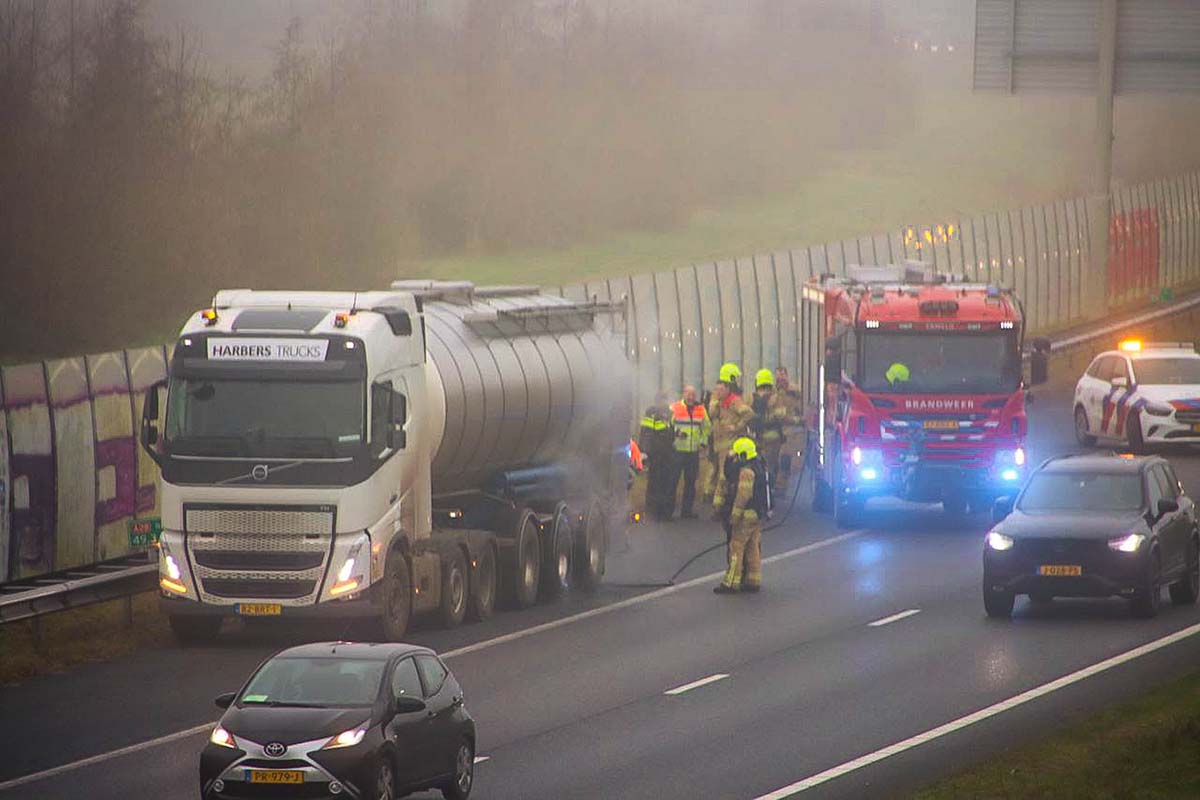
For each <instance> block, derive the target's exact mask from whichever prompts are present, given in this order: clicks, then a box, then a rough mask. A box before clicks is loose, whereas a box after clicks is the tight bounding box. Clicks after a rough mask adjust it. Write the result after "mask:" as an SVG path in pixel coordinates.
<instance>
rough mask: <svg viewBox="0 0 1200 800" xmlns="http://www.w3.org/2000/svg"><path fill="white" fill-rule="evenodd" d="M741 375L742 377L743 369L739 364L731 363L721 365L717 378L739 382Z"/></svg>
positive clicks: (724, 381) (723, 381)
mask: <svg viewBox="0 0 1200 800" xmlns="http://www.w3.org/2000/svg"><path fill="white" fill-rule="evenodd" d="M740 377H742V370H741V369H740V368H739V367H738V365H737V364H733V363H729V364H722V365H721V373H720V375H719V376H718V378H717V380H719V381H721V382H722V383H737V380H738V378H740Z"/></svg>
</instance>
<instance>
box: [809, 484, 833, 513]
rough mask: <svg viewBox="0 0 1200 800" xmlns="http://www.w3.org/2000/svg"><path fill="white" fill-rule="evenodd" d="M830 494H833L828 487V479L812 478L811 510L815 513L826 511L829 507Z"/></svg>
mask: <svg viewBox="0 0 1200 800" xmlns="http://www.w3.org/2000/svg"><path fill="white" fill-rule="evenodd" d="M831 494H833V490H831V489H830V488H829V482H828V481H823V480H821V479H820V478H813V499H812V510H813V511H814V512H815V513H817V514H825V513H827V512H828V511H829V508H830V503H829V496H830V495H831Z"/></svg>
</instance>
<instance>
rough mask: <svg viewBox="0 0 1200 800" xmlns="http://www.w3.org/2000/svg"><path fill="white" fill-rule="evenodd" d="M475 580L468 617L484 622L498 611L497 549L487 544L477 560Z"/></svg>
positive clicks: (468, 605) (472, 585)
mask: <svg viewBox="0 0 1200 800" xmlns="http://www.w3.org/2000/svg"><path fill="white" fill-rule="evenodd" d="M474 573H475V580H474V581H473V582H472V584H471V599H470V602H468V603H467V616H469V617H470V618H471V619H473V620H474V621H476V622H483V621H484V620H485V619H487V618H488V617H490V616H492V612H493V611H495V610H496V549H495V548H494V547H492V545H491V543H488V544H485V545H484V546H483V550H481V551H480V553H479V558H477V559H476V560H475V570H474Z"/></svg>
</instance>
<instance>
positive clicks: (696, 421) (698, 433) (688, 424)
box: [668, 386, 712, 519]
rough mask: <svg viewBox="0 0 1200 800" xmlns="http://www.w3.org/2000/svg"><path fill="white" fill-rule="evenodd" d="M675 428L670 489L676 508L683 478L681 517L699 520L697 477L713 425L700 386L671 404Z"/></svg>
mask: <svg viewBox="0 0 1200 800" xmlns="http://www.w3.org/2000/svg"><path fill="white" fill-rule="evenodd" d="M671 429H672V430H673V431H674V434H675V454H674V460H673V461H672V465H671V478H670V480H669V481H668V484H669V488H668V492H669V493H670V497H671V506H672V510H674V505H675V492H676V490H677V488H678V486H679V478H680V476H682V477H683V499H682V501H681V503H680V513H679V516H680V517H681V518H682V519H695V518H696V512H695V509H694V508H693V506H694V505H695V503H696V480H697V479H698V478H699V477H700V451H701V450H702V449H704V448H705V447H707V446H708V437H709V435H710V434H711V433H712V425H711V423H710V422H709V419H708V410H707V409H705V407H704V405H703V404H702V403H701V402H700V401H699V400H698V399H697V396H696V387H695V386H685V387H684V388H683V397H682V398H681V399H679V400H677V401H675V402H674V403H672V404H671Z"/></svg>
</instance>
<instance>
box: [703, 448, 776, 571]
mask: <svg viewBox="0 0 1200 800" xmlns="http://www.w3.org/2000/svg"><path fill="white" fill-rule="evenodd" d="M729 456H730V457H729V458H728V459H727V460H726V462H725V464H726V466H725V475H724V481H723V482H724V483H726V484H728V488H727V491H726V497H728V498H729V499H728V500H727V501H726V502H725V503H724V505H723V507H722V517H723V518H724V519H725V520H727V522H726V525H727V530H728V531H729V533H730V536H729V566H728V568H727V569H726V571H725V577H724V579H723V580H722V581H721V583H719V584H718V585H717V586H715V587H714V588H713V591H714V592H716V593H717V594H733V593H734V592H737V591H739V590H740V591H743V592H757V591H759V590H760V589H761V588H762V520H763V519H764V518H765V517H766V515H767V474H766V470H765V469H763V465H762V461H761V460H760V459H759V458H758V451H757V448H756V447H755V445H754V440H753V439H750V438H748V437H745V436H743V437H742V438H740V439H738V440H737V441H736V442H734V443H733V446H732V447H731V448H730V453H729ZM743 569H745V577H744V578H743V575H742V571H743Z"/></svg>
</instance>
